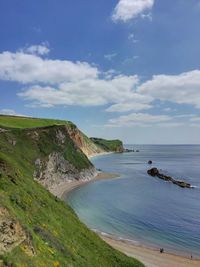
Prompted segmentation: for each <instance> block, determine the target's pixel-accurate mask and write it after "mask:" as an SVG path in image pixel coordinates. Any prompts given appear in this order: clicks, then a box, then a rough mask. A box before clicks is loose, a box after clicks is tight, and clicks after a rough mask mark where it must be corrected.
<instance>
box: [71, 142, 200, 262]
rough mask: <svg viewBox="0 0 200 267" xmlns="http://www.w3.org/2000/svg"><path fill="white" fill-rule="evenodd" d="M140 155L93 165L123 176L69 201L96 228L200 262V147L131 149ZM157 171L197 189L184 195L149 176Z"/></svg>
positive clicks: (114, 157) (89, 188)
mask: <svg viewBox="0 0 200 267" xmlns="http://www.w3.org/2000/svg"><path fill="white" fill-rule="evenodd" d="M131 147H134V148H135V149H139V150H140V152H139V153H136V152H135V153H124V154H110V155H106V156H98V157H95V158H93V159H92V162H93V163H94V165H95V166H96V167H97V168H100V169H102V170H103V171H106V172H112V173H118V174H120V177H119V178H115V179H110V180H102V181H97V182H94V183H90V184H87V185H85V186H82V187H80V188H78V189H76V190H74V191H72V192H71V193H70V194H69V195H68V196H67V198H66V201H67V202H68V203H69V204H70V205H71V206H72V208H73V209H74V210H75V212H76V213H77V215H78V216H79V218H80V219H81V220H82V221H83V222H84V223H85V224H86V225H88V226H89V227H90V228H92V229H95V230H98V231H100V232H103V233H107V234H111V235H114V236H115V237H118V238H122V239H128V240H131V241H132V242H134V243H137V244H142V245H146V246H153V247H158V248H160V247H163V248H164V249H165V250H166V251H169V252H175V253H177V254H187V255H189V254H191V253H192V254H193V255H194V256H197V257H200V146H190V145H185V146H180V145H179V146H158V145H157V146H147V145H145V146H133V145H132V146H131ZM150 159H151V160H152V161H153V165H152V167H154V166H155V167H158V168H159V169H162V172H163V173H165V174H169V175H171V176H173V177H175V178H181V179H182V180H185V181H187V182H189V183H191V184H192V185H194V186H195V188H194V189H182V188H180V187H178V186H175V185H173V184H171V183H168V182H164V181H162V180H160V179H158V178H153V177H150V176H148V175H147V173H146V171H147V169H149V168H150V166H149V165H148V164H147V162H148V160H150Z"/></svg>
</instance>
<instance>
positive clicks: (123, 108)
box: [0, 0, 200, 144]
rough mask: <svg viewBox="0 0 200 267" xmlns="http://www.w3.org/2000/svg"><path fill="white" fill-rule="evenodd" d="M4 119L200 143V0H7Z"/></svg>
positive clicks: (0, 83) (0, 12)
mask: <svg viewBox="0 0 200 267" xmlns="http://www.w3.org/2000/svg"><path fill="white" fill-rule="evenodd" d="M0 7H1V8H0V25H1V27H0V39H1V42H0V94H1V97H0V113H2V114H13V115H18V114H22V115H27V116H34V117H45V118H58V119H66V120H71V121H73V122H75V123H76V124H77V125H78V127H79V128H80V129H82V130H83V131H84V132H85V133H86V134H88V135H89V136H98V137H105V138H120V139H122V140H123V141H124V142H125V143H140V144H144V143H147V144H174V143H175V144H176V143H177V144H181V143H186V144H189V143H200V27H199V25H200V0H173V1H164V0H109V1H108V0H101V1H97V0H85V1H81V0H59V1H56V0H43V1H39V0H30V1H27V0H2V1H1V3H0Z"/></svg>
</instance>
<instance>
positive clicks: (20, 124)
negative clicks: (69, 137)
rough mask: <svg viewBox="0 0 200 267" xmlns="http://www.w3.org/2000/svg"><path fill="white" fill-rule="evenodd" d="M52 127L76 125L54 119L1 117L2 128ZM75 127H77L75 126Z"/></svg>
mask: <svg viewBox="0 0 200 267" xmlns="http://www.w3.org/2000/svg"><path fill="white" fill-rule="evenodd" d="M51 125H69V126H73V125H74V124H73V123H72V122H70V121H64V120H52V119H39V118H30V117H18V116H8V115H0V127H1V126H2V127H4V128H6V127H8V128H10V127H11V128H22V129H24V128H34V127H45V126H51ZM74 127H75V125H74Z"/></svg>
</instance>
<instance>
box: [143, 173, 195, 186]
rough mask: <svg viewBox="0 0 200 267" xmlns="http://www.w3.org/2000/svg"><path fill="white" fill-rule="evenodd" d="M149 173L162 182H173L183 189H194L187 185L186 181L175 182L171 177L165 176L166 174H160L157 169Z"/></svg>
mask: <svg viewBox="0 0 200 267" xmlns="http://www.w3.org/2000/svg"><path fill="white" fill-rule="evenodd" d="M147 173H148V174H149V175H150V176H153V177H158V178H160V179H162V180H165V181H168V182H172V183H173V184H175V185H178V186H180V187H182V188H192V185H191V184H189V183H186V182H184V181H179V180H175V179H174V178H172V177H171V176H167V175H164V174H162V173H160V172H159V170H158V169H157V168H152V169H150V170H148V171H147Z"/></svg>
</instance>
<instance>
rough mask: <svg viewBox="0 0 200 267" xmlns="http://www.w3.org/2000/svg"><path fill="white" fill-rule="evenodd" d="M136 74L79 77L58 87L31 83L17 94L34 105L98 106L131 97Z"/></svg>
mask: <svg viewBox="0 0 200 267" xmlns="http://www.w3.org/2000/svg"><path fill="white" fill-rule="evenodd" d="M137 84H138V77H137V76H123V75H118V76H115V77H114V78H112V79H109V80H104V79H89V78H88V79H82V80H77V81H72V82H66V83H61V84H59V86H58V87H51V86H39V85H34V86H30V87H29V88H27V89H26V90H25V91H22V92H20V93H19V94H18V95H19V96H21V97H23V98H24V99H26V100H30V101H34V104H35V105H40V106H43V107H52V106H56V105H78V106H99V105H105V104H111V103H120V102H121V101H123V102H125V101H127V100H129V99H130V98H133V99H134V96H135V94H134V91H133V89H134V87H136V85H137Z"/></svg>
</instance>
